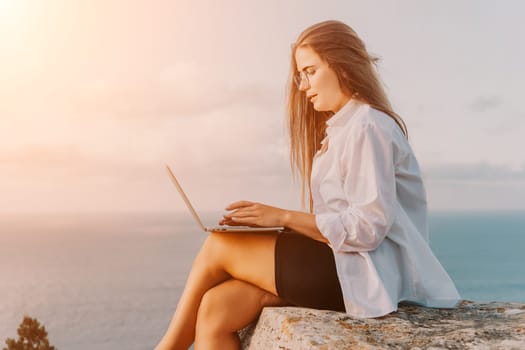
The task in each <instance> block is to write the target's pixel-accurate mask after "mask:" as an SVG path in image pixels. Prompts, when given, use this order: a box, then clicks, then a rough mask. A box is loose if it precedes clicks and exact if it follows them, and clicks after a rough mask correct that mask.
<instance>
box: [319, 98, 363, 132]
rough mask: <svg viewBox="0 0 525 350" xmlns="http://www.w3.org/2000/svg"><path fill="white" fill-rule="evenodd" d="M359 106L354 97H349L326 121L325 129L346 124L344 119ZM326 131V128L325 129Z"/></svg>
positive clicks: (352, 113)
mask: <svg viewBox="0 0 525 350" xmlns="http://www.w3.org/2000/svg"><path fill="white" fill-rule="evenodd" d="M358 108H359V103H358V101H357V100H356V99H355V98H350V100H348V102H347V103H346V104H345V105H344V106H343V107H342V108H341V109H340V110H338V111H337V113H335V114H334V115H332V116H331V117H330V119H328V120H327V121H326V126H327V129H330V128H332V127H340V126H343V125H345V124H346V121H347V120H348V119H349V118H350V117H352V115H354V114H355V112H356V111H357V109H358ZM327 131H328V130H327Z"/></svg>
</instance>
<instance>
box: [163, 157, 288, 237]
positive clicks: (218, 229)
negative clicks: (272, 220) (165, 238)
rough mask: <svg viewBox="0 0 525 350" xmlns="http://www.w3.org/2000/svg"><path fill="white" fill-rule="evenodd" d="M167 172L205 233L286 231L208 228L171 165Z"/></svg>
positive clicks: (232, 227) (235, 227)
mask: <svg viewBox="0 0 525 350" xmlns="http://www.w3.org/2000/svg"><path fill="white" fill-rule="evenodd" d="M166 170H167V171H168V175H169V176H170V179H171V181H172V182H173V184H174V185H175V187H176V188H177V191H179V194H180V196H181V197H182V199H183V200H184V203H186V206H187V207H188V209H189V210H190V212H191V214H192V215H193V217H194V218H195V220H196V221H197V223H198V224H199V226H200V227H201V229H202V230H203V231H205V232H266V231H278V232H282V231H285V228H284V227H252V226H227V225H223V226H215V227H207V226H204V224H203V223H202V220H201V219H200V217H199V215H198V214H197V212H196V211H195V209H193V205H191V202H190V200H189V199H188V197H187V196H186V193H184V190H183V189H182V186H181V185H180V183H179V181H178V180H177V178H176V177H175V174H173V171H171V169H170V167H169V165H166Z"/></svg>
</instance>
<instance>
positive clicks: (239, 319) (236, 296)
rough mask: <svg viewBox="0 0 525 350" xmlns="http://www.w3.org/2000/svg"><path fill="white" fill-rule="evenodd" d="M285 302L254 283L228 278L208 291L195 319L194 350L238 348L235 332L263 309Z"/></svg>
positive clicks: (238, 341)
mask: <svg viewBox="0 0 525 350" xmlns="http://www.w3.org/2000/svg"><path fill="white" fill-rule="evenodd" d="M277 305H286V302H285V301H284V300H283V299H281V298H279V297H278V296H275V295H273V294H272V293H269V292H267V291H265V290H263V289H261V288H259V287H256V286H254V285H253V284H250V283H247V282H243V281H240V280H236V279H229V280H227V281H225V282H223V283H221V284H219V285H217V286H215V287H213V288H211V289H210V290H208V291H207V292H206V293H205V294H204V296H203V298H202V300H201V304H200V307H199V311H198V316H197V328H196V336H195V349H196V350H200V349H224V350H228V349H240V340H239V336H238V335H237V331H238V330H239V329H242V328H244V327H246V326H248V325H249V324H250V323H252V322H253V321H255V320H256V319H257V317H258V316H259V314H260V313H261V311H262V309H263V307H265V306H277Z"/></svg>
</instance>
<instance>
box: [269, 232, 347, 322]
mask: <svg viewBox="0 0 525 350" xmlns="http://www.w3.org/2000/svg"><path fill="white" fill-rule="evenodd" d="M275 287H276V289H277V294H278V295H279V297H281V298H283V299H285V300H286V301H288V302H289V303H291V304H293V305H296V306H301V307H309V308H313V309H325V310H334V311H340V312H345V306H344V302H343V294H342V292H341V285H340V284H339V279H338V277H337V271H336V267H335V260H334V254H333V252H332V248H330V247H329V246H328V245H327V244H325V243H322V242H319V241H316V240H314V239H311V238H309V237H306V236H305V235H302V234H299V233H295V232H284V233H281V234H279V235H278V236H277V241H276V243H275Z"/></svg>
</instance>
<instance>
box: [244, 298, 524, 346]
mask: <svg viewBox="0 0 525 350" xmlns="http://www.w3.org/2000/svg"><path fill="white" fill-rule="evenodd" d="M240 335H241V340H242V344H243V349H248V350H271V349H280V350H284V349H293V350H295V349H411V350H423V349H428V350H437V349H458V350H459V349H461V350H463V349H480V350H485V349H487V350H489V349H490V350H493V349H494V350H503V349H516V350H518V349H520V350H522V349H525V304H520V303H500V302H491V303H475V302H471V301H462V302H461V303H460V305H459V306H458V307H457V308H455V309H431V308H424V307H420V306H414V305H410V304H401V305H400V306H399V310H398V311H397V312H394V313H391V314H389V315H387V316H383V317H380V318H374V319H356V318H352V317H350V316H348V315H346V314H343V313H338V312H333V311H322V310H312V309H305V308H298V307H268V308H265V309H264V310H263V312H262V314H261V316H260V318H259V320H258V322H257V323H254V324H252V325H251V326H249V327H247V328H245V329H244V330H242V331H241V332H240Z"/></svg>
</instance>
